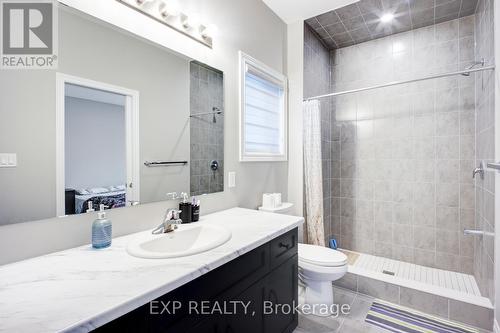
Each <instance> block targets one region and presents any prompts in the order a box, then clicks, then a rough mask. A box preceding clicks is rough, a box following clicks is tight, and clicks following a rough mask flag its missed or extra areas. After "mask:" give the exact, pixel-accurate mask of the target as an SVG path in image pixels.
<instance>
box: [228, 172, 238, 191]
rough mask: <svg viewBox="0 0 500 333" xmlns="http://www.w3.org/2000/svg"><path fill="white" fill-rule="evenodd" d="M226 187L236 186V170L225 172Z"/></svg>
mask: <svg viewBox="0 0 500 333" xmlns="http://www.w3.org/2000/svg"><path fill="white" fill-rule="evenodd" d="M227 187H229V188H232V187H236V172H234V171H229V172H228V173H227Z"/></svg>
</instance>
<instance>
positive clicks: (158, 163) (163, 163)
mask: <svg viewBox="0 0 500 333" xmlns="http://www.w3.org/2000/svg"><path fill="white" fill-rule="evenodd" d="M186 164H188V161H172V162H168V161H156V162H148V161H146V162H144V165H145V166H147V167H159V166H172V165H186Z"/></svg>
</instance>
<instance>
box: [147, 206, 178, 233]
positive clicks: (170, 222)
mask: <svg viewBox="0 0 500 333" xmlns="http://www.w3.org/2000/svg"><path fill="white" fill-rule="evenodd" d="M180 213H181V211H180V210H177V209H168V210H167V212H166V213H165V216H164V217H163V222H162V223H161V224H160V225H159V226H157V227H156V228H154V229H153V231H151V233H152V234H155V235H156V234H165V233H168V232H172V231H174V230H175V229H177V227H178V225H179V224H182V220H181V219H180V218H179V214H180Z"/></svg>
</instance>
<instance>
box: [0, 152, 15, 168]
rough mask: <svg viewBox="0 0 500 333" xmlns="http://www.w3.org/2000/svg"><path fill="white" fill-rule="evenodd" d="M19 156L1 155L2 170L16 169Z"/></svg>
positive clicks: (0, 165) (0, 166) (0, 164)
mask: <svg viewBox="0 0 500 333" xmlns="http://www.w3.org/2000/svg"><path fill="white" fill-rule="evenodd" d="M16 166H17V154H8V153H0V168H15V167H16Z"/></svg>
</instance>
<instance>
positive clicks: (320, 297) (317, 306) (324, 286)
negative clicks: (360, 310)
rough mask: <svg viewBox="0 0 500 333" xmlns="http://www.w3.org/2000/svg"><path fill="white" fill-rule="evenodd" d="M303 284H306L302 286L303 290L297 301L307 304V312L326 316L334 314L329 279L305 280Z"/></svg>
mask: <svg viewBox="0 0 500 333" xmlns="http://www.w3.org/2000/svg"><path fill="white" fill-rule="evenodd" d="M304 284H305V285H306V286H303V287H302V288H303V290H302V293H301V297H299V301H300V303H301V304H307V305H308V306H309V312H308V313H307V314H313V315H315V316H320V317H328V316H331V315H333V314H335V310H334V306H333V305H334V300H333V287H332V282H331V281H312V280H305V281H304ZM303 309H304V308H303ZM304 310H305V309H304ZM304 312H305V311H304Z"/></svg>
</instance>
